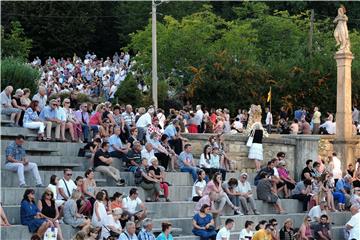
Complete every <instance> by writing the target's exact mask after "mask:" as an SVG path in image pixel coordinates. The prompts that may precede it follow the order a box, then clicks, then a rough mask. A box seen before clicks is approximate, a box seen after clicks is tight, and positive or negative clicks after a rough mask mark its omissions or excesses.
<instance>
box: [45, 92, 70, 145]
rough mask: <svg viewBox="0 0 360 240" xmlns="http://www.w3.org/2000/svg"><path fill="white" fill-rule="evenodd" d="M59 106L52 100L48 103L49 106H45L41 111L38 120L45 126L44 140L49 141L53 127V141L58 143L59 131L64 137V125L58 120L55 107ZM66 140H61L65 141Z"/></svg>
mask: <svg viewBox="0 0 360 240" xmlns="http://www.w3.org/2000/svg"><path fill="white" fill-rule="evenodd" d="M58 106H59V104H58V102H57V101H56V100H55V99H52V100H51V101H50V103H49V106H46V107H44V108H43V110H41V113H40V115H39V118H40V119H41V120H42V121H44V123H45V125H46V139H47V140H51V128H53V127H55V140H57V141H60V130H61V132H62V133H63V137H64V136H65V123H64V122H62V121H61V120H60V119H59V118H58V114H57V111H58V110H57V107H58ZM65 140H66V139H61V141H65Z"/></svg>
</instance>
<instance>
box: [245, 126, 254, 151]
mask: <svg viewBox="0 0 360 240" xmlns="http://www.w3.org/2000/svg"><path fill="white" fill-rule="evenodd" d="M253 141H254V130H252V131H251V133H250V136H249V138H248V140H247V142H246V146H247V147H251V145H252V143H253Z"/></svg>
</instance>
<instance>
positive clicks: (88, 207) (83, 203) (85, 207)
mask: <svg viewBox="0 0 360 240" xmlns="http://www.w3.org/2000/svg"><path fill="white" fill-rule="evenodd" d="M75 184H76V189H77V190H78V191H79V192H80V193H81V196H80V198H79V199H78V200H77V201H76V205H77V207H78V209H79V210H78V211H79V213H80V214H84V215H86V216H91V214H92V204H91V202H90V201H89V200H87V199H86V198H85V194H84V178H83V177H82V176H77V177H76V179H75Z"/></svg>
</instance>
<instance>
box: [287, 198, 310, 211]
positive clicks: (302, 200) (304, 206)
mask: <svg viewBox="0 0 360 240" xmlns="http://www.w3.org/2000/svg"><path fill="white" fill-rule="evenodd" d="M291 198H292V199H297V200H299V201H301V202H302V203H303V211H307V206H308V203H309V201H310V199H311V196H310V195H305V194H294V195H292V196H291Z"/></svg>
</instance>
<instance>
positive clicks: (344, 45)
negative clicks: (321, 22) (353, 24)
mask: <svg viewBox="0 0 360 240" xmlns="http://www.w3.org/2000/svg"><path fill="white" fill-rule="evenodd" d="M345 13H346V9H345V7H344V6H343V5H341V6H340V8H339V9H338V15H337V17H336V18H335V19H334V23H336V24H337V25H336V28H335V31H334V37H335V40H336V46H339V45H340V48H339V52H343V51H344V52H350V39H349V31H348V28H347V21H348V17H347V16H346V14H345Z"/></svg>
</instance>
